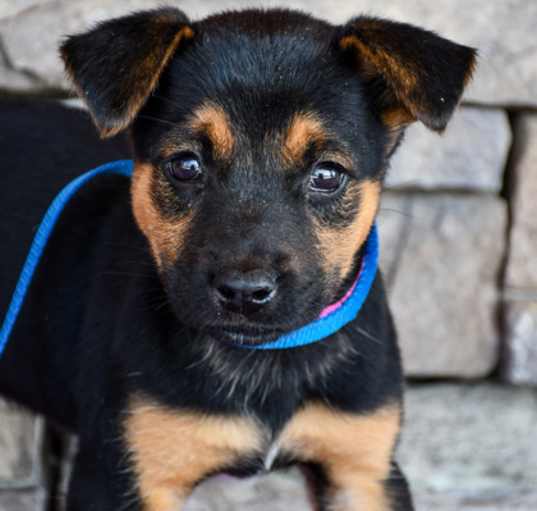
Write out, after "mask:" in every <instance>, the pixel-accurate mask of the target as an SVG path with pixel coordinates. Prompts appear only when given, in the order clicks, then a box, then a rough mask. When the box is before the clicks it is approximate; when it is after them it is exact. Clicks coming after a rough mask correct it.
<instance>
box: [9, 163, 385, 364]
mask: <svg viewBox="0 0 537 511" xmlns="http://www.w3.org/2000/svg"><path fill="white" fill-rule="evenodd" d="M132 169H133V162H132V161H131V160H119V161H115V162H111V163H106V164H105V165H101V166H100V167H97V168H96V169H93V170H90V171H89V172H86V173H85V174H82V175H81V176H79V177H77V178H76V179H74V180H73V181H71V182H70V183H69V184H67V185H66V186H65V187H64V188H63V189H62V190H61V191H60V193H59V194H58V195H57V196H56V197H55V198H54V200H53V201H52V203H51V204H50V206H49V208H48V209H47V212H46V213H45V216H44V217H43V220H42V221H41V224H40V225H39V228H38V230H37V232H36V234H35V236H34V239H33V241H32V245H31V247H30V251H29V252H28V256H27V257H26V261H25V262H24V266H23V267H22V271H21V273H20V276H19V280H18V282H17V285H16V287H15V291H14V292H13V296H12V298H11V303H10V305H9V307H8V310H7V313H6V316H5V318H4V322H3V323H2V328H1V329H0V356H1V355H2V353H3V352H4V349H5V347H6V345H7V343H8V340H9V336H10V334H11V331H12V330H13V327H14V325H15V322H16V320H17V317H18V315H19V312H20V310H21V308H22V305H23V303H24V298H25V296H26V294H27V292H28V289H29V287H30V284H31V281H32V278H33V275H34V273H35V270H36V268H37V266H38V264H39V260H40V259H41V256H42V254H43V252H44V250H45V248H46V246H47V242H48V239H49V237H50V235H51V233H52V230H53V229H54V226H55V224H56V222H57V221H58V219H59V217H60V216H61V213H62V211H63V209H64V207H65V205H66V204H67V203H68V202H69V200H70V199H71V197H72V196H73V195H74V194H75V193H76V192H77V191H78V190H79V189H80V188H81V187H83V186H84V185H85V184H86V183H87V182H88V181H90V180H92V179H93V178H94V177H96V176H98V175H100V174H119V175H123V176H128V177H130V176H131V175H132ZM378 245H379V243H378V234H377V229H376V227H375V226H373V228H372V230H371V232H370V234H369V237H368V239H367V242H366V246H365V253H364V258H363V261H362V269H361V271H360V275H359V277H358V279H357V281H356V283H355V285H354V288H353V290H352V293H350V294H349V296H347V297H345V299H344V300H343V301H342V302H341V303H340V304H339V305H338V306H337V307H335V308H334V310H332V311H331V312H329V313H327V314H326V315H324V316H323V317H321V318H319V319H317V320H315V321H313V322H312V323H309V324H307V325H305V326H303V327H301V328H298V329H297V330H293V331H292V332H289V333H287V334H285V335H283V336H282V337H279V338H278V339H276V340H275V341H271V342H267V343H263V344H257V345H242V346H241V347H242V348H248V349H257V350H282V349H288V348H296V347H299V346H306V345H308V344H312V343H314V342H317V341H320V340H321V339H324V338H326V337H328V336H330V335H332V334H334V333H336V332H337V331H338V330H340V329H341V328H342V327H343V326H345V325H346V324H347V323H349V322H351V321H352V320H353V319H354V318H356V316H357V314H358V312H359V311H360V309H361V307H362V305H363V303H364V301H365V299H366V298H367V296H368V294H369V291H370V289H371V286H372V285H373V282H374V280H375V275H376V272H377V265H378V252H379V246H378Z"/></svg>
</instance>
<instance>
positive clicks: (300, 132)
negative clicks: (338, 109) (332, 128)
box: [282, 112, 327, 164]
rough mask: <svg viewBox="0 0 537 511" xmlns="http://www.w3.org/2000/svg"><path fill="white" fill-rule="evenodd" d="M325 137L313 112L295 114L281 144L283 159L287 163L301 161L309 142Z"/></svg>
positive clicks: (323, 130) (320, 123)
mask: <svg viewBox="0 0 537 511" xmlns="http://www.w3.org/2000/svg"><path fill="white" fill-rule="evenodd" d="M326 138H327V133H326V130H325V128H324V127H323V124H322V122H321V121H320V119H319V118H318V117H317V116H316V115H315V114H314V113H312V112H305V113H304V112H302V113H297V114H295V115H294V116H293V118H292V119H291V122H290V123H289V127H288V128H287V132H286V134H285V138H284V142H283V146H282V154H283V159H284V161H285V162H286V163H289V164H293V163H299V162H301V161H302V158H303V156H304V152H305V151H306V149H307V148H308V146H309V145H310V144H311V143H321V142H323V141H324V140H326Z"/></svg>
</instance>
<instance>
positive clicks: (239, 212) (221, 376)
mask: <svg viewBox="0 0 537 511" xmlns="http://www.w3.org/2000/svg"><path fill="white" fill-rule="evenodd" d="M61 55H62V57H63V59H64V62H65V65H66V69H67V72H68V74H69V76H70V78H71V79H72V81H73V83H74V85H75V87H76V88H77V90H78V92H79V94H80V96H81V97H82V99H83V100H84V101H85V102H86V104H87V107H88V109H89V112H90V114H91V116H92V118H93V120H94V122H95V124H96V126H97V128H98V131H99V132H100V134H101V136H102V137H112V136H114V135H116V134H118V133H121V132H123V131H125V130H128V131H129V133H130V137H131V141H132V146H133V151H134V173H133V177H132V181H129V180H128V179H125V178H124V177H118V176H103V177H101V178H99V179H96V180H95V181H94V182H92V183H90V184H89V185H88V186H87V187H85V188H84V189H83V190H81V191H80V193H78V194H77V195H76V197H75V198H74V199H73V200H72V201H71V202H70V203H69V204H68V206H67V207H66V209H65V211H64V212H63V213H62V216H61V219H60V222H59V224H58V225H57V226H56V227H55V229H54V232H53V235H52V238H51V240H50V241H49V243H48V245H47V248H46V251H45V254H44V256H43V259H42V261H41V262H40V265H39V268H38V271H37V274H36V275H35V277H34V279H33V282H32V285H31V288H30V290H29V293H28V295H27V296H26V298H25V301H24V305H23V308H22V311H21V314H20V316H19V318H18V320H17V323H16V324H15V327H14V330H13V332H12V335H11V336H10V340H9V343H8V345H7V347H6V351H5V353H4V354H3V356H2V358H0V390H2V392H3V393H5V394H6V395H7V396H10V397H12V398H14V399H17V400H19V401H20V402H22V403H24V404H26V405H27V406H30V407H31V408H33V409H34V410H37V411H39V412H42V413H44V414H46V415H47V416H48V417H50V418H51V419H53V420H56V421H57V422H59V423H60V424H63V425H64V426H66V427H67V428H69V429H71V430H72V431H74V432H76V433H77V434H78V435H79V438H80V450H79V453H78V456H77V458H76V463H75V467H74V473H73V476H72V480H71V486H70V490H69V495H68V499H67V508H68V511H89V510H99V511H119V510H122V511H123V510H127V509H128V510H144V511H176V510H179V509H181V507H182V505H183V503H184V502H185V500H186V499H187V497H188V495H189V494H190V493H191V491H192V489H193V488H194V487H195V486H196V485H197V484H198V483H199V482H200V481H202V480H203V479H204V478H207V477H209V476H211V475H212V474H216V473H218V472H228V473H237V474H249V473H255V472H257V471H260V470H270V469H273V468H277V467H281V466H286V465H289V464H299V465H301V466H303V467H306V468H307V469H308V470H309V472H310V474H311V476H312V477H311V480H312V482H313V487H314V495H315V502H316V506H317V509H319V510H330V511H335V510H337V511H362V510H367V511H409V510H412V509H413V507H412V502H411V497H410V494H409V490H408V488H407V484H406V482H405V479H404V476H403V474H402V472H401V470H400V469H399V467H398V466H397V464H396V463H395V462H394V459H393V455H394V448H395V446H396V443H397V439H398V435H399V430H400V424H401V418H402V391H403V377H402V372H401V363H400V357H399V352H398V347H397V342H396V334H395V330H394V326H393V323H392V319H391V315H390V312H389V310H388V306H387V300H386V296H385V291H384V288H383V283H382V278H381V276H380V275H379V274H377V275H376V277H375V279H374V281H373V283H372V287H371V289H370V290H369V291H368V293H367V296H366V298H365V302H364V303H363V305H362V307H361V309H360V310H359V313H358V315H357V316H356V318H355V319H354V320H353V321H351V322H350V323H348V324H346V325H345V326H342V327H341V328H340V329H339V330H337V331H336V332H332V333H330V334H329V335H327V336H325V337H323V338H322V339H317V340H316V342H311V343H309V344H304V345H300V346H295V347H289V348H288V349H275V348H274V349H271V348H270V346H273V345H271V343H272V342H274V341H275V340H277V339H279V338H281V337H282V336H285V335H286V334H288V333H289V332H292V331H295V330H297V329H300V328H301V327H303V326H304V325H308V324H311V323H313V322H315V321H316V320H317V319H318V318H319V316H323V314H324V311H326V307H327V306H329V305H330V304H334V303H335V304H338V303H339V304H341V302H342V301H343V302H344V301H345V300H346V298H347V296H348V292H349V290H350V289H351V290H352V289H354V288H353V283H355V282H356V281H357V278H358V281H359V280H360V275H361V269H363V267H364V261H365V260H366V258H367V257H368V255H367V253H366V251H367V245H368V240H371V236H373V234H372V232H373V225H374V220H375V215H376V213H377V210H378V207H379V200H380V193H381V187H382V183H383V179H384V175H385V172H386V170H387V168H388V165H389V160H390V157H391V155H392V154H393V152H394V150H395V149H396V147H397V145H398V144H399V142H400V141H401V138H402V135H403V132H404V129H405V127H406V126H408V125H409V124H410V123H412V122H414V121H421V122H422V123H423V124H425V125H426V126H427V127H429V128H430V129H433V130H436V131H442V130H443V129H444V127H445V126H446V124H447V122H448V120H449V118H450V117H451V115H452V113H453V110H454V109H455V108H456V106H457V103H458V101H459V99H460V97H461V94H462V91H463V89H464V86H465V85H466V83H467V82H468V81H469V79H470V77H471V74H472V71H473V68H474V62H475V51H474V50H473V49H471V48H468V47H465V46H461V45H458V44H455V43H453V42H450V41H447V40H445V39H443V38H441V37H439V36H437V35H435V34H433V33H431V32H427V31H425V30H422V29H419V28H416V27H413V26H411V25H407V24H402V23H395V22H391V21H386V20H382V19H377V18H371V17H365V16H362V17H357V18H354V19H352V20H350V21H349V22H348V23H346V24H345V25H342V26H333V25H330V24H328V23H326V22H324V21H321V20H318V19H315V18H312V17H310V16H308V15H306V14H303V13H299V12H293V11H288V10H267V11H261V10H246V11H241V12H227V13H224V14H218V15H214V16H210V17H208V18H206V19H204V20H202V21H199V22H191V21H190V20H189V19H188V18H187V17H186V15H185V14H183V13H182V12H181V11H179V10H177V9H173V8H162V9H158V10H153V11H147V12H139V13H135V14H132V15H130V16H126V17H123V18H119V19H114V20H111V21H107V22H104V23H101V24H99V25H98V26H97V27H95V28H94V29H93V30H91V31H89V32H87V33H84V34H82V35H76V36H72V37H69V38H68V39H67V40H66V41H65V42H64V44H63V45H62V47H61ZM54 135H55V134H54V133H50V138H51V139H53V138H54ZM40 165H41V162H40V161H34V162H32V165H31V167H32V169H29V168H25V169H22V168H19V169H17V168H8V169H7V172H4V173H3V176H2V181H3V183H4V185H3V187H2V192H1V193H2V199H1V200H2V205H3V206H2V207H3V208H5V210H6V211H20V210H21V208H24V207H28V206H27V205H25V204H24V203H22V204H21V200H20V198H19V189H20V190H23V191H24V193H26V194H27V195H29V200H30V201H31V200H32V195H34V196H35V197H36V200H39V199H38V197H41V196H47V197H49V196H50V194H51V193H52V191H53V190H55V191H57V184H58V179H52V178H50V177H49V176H47V175H45V173H39V168H40ZM68 167H69V161H66V162H65V168H64V169H58V170H57V172H58V175H61V176H62V179H61V180H63V182H67V181H68V180H69V179H70V178H71V177H74V174H76V172H78V171H69V170H68ZM24 172H25V174H24ZM21 175H25V176H26V179H21ZM51 182H54V186H52V185H51V184H50V183H51ZM36 183H37V184H38V185H37V186H36ZM129 186H130V190H129ZM21 193H22V192H21ZM30 209H32V208H30ZM34 209H35V208H34ZM37 209H38V208H37ZM12 218H13V217H11V216H9V215H8V216H5V215H3V217H2V220H1V222H2V223H3V229H5V230H6V231H7V230H8V229H9V230H10V232H11V233H12V239H13V240H14V241H15V242H16V241H17V239H19V238H20V237H23V236H28V233H24V234H17V230H18V228H17V226H16V225H15V222H14V221H13V219H12ZM24 239H26V238H24ZM15 242H12V243H9V244H8V245H4V250H3V253H2V256H1V257H2V258H3V259H4V260H5V261H7V262H9V263H10V264H6V266H7V268H6V269H5V270H2V271H3V272H5V273H4V274H3V275H2V274H0V277H1V278H2V279H3V278H4V277H6V278H7V277H8V276H9V278H12V277H11V276H12V275H13V274H14V273H15V274H16V272H17V271H18V266H17V265H16V264H15V262H18V261H19V259H18V256H17V254H18V255H20V253H21V250H23V249H22V248H21V247H20V246H19V245H20V244H17V243H15ZM24 250H25V248H24ZM17 264H18V263H17ZM357 276H358V277H357ZM2 292H3V293H5V295H6V296H5V297H3V300H4V301H3V302H2V303H4V304H6V306H7V303H8V302H9V297H10V293H11V289H9V290H5V289H3V290H2ZM8 295H9V296H8ZM336 308H337V307H336ZM267 346H268V347H269V348H268V349H266V348H267ZM256 348H265V349H256Z"/></svg>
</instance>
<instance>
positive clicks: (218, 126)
mask: <svg viewBox="0 0 537 511" xmlns="http://www.w3.org/2000/svg"><path fill="white" fill-rule="evenodd" d="M190 127H191V129H192V130H193V131H195V132H205V133H206V134H207V136H208V137H209V138H210V140H211V142H212V144H213V148H214V151H215V153H216V155H217V156H218V157H220V158H223V159H225V158H230V157H231V155H232V154H233V149H234V147H235V136H234V135H233V130H232V129H231V122H230V120H229V117H228V115H227V113H226V112H225V110H224V109H223V108H222V107H221V106H219V105H215V104H213V103H204V104H203V105H202V106H201V107H199V108H198V109H196V110H195V111H194V113H193V114H192V116H191V119H190Z"/></svg>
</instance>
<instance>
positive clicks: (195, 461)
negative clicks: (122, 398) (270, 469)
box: [124, 396, 266, 511]
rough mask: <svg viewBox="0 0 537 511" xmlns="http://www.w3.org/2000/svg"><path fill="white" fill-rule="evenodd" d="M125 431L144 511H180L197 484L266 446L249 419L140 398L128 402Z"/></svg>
mask: <svg viewBox="0 0 537 511" xmlns="http://www.w3.org/2000/svg"><path fill="white" fill-rule="evenodd" d="M124 429H125V440H126V442H127V444H128V448H129V452H130V455H131V457H132V462H133V470H134V471H135V473H136V480H137V481H138V484H139V491H140V494H141V497H142V500H143V502H144V511H180V509H181V507H182V504H183V502H184V500H185V498H186V497H187V496H188V495H189V494H190V492H191V491H192V488H193V486H194V485H195V484H196V483H197V482H199V481H200V479H202V478H203V477H204V476H206V475H207V474H209V473H211V472H213V471H216V470H219V469H223V468H225V467H226V466H228V465H232V464H233V463H236V462H237V460H238V459H239V458H241V457H244V456H249V455H255V454H256V453H258V452H260V451H261V450H262V448H263V446H264V445H265V443H266V437H265V435H264V434H263V431H262V429H261V428H260V427H259V425H258V424H257V423H256V422H255V421H254V420H253V419H251V418H248V417H227V416H217V415H202V414H200V413H197V412H187V411H177V410H171V409H167V408H165V407H163V406H161V405H157V404H154V403H152V402H151V401H150V400H148V399H147V398H145V397H141V396H138V397H135V398H133V399H132V400H131V403H130V407H129V412H128V415H127V417H126V420H125V423H124Z"/></svg>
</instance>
